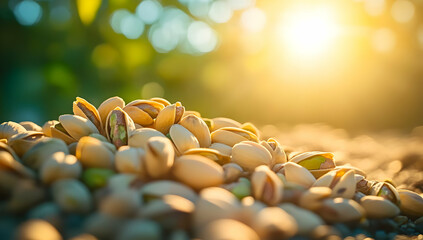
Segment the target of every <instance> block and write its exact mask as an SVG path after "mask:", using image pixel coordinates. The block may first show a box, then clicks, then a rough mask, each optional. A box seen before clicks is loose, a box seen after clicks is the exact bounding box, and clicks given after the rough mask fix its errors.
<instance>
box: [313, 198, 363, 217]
mask: <svg viewBox="0 0 423 240" xmlns="http://www.w3.org/2000/svg"><path fill="white" fill-rule="evenodd" d="M316 212H317V213H318V214H319V215H320V216H321V217H322V218H323V219H324V220H325V221H327V222H330V223H334V222H341V223H342V222H352V221H358V220H360V219H361V218H362V217H363V216H364V214H365V210H364V209H363V207H361V206H360V205H359V204H358V203H357V202H355V201H353V200H351V199H345V198H334V199H332V198H330V199H326V200H324V201H323V204H322V206H320V208H319V209H317V210H316Z"/></svg>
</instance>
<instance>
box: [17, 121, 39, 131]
mask: <svg viewBox="0 0 423 240" xmlns="http://www.w3.org/2000/svg"><path fill="white" fill-rule="evenodd" d="M19 124H20V125H21V126H22V127H24V128H25V129H26V130H27V131H34V132H43V129H42V128H41V127H40V126H38V124H36V123H34V122H31V121H23V122H20V123H19Z"/></svg>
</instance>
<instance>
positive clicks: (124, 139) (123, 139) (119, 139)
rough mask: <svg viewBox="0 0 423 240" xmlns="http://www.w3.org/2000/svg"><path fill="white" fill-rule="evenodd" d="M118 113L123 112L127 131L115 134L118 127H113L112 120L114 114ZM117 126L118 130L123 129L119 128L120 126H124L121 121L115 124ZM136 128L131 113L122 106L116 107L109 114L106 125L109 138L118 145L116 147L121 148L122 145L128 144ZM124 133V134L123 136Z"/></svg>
mask: <svg viewBox="0 0 423 240" xmlns="http://www.w3.org/2000/svg"><path fill="white" fill-rule="evenodd" d="M117 113H119V114H122V116H123V121H125V123H124V129H125V130H124V131H125V132H124V133H122V132H119V133H118V136H115V135H114V132H113V131H115V130H116V129H111V127H112V126H111V124H112V123H111V122H110V120H111V118H112V116H113V114H117ZM116 121H118V120H116ZM116 126H118V130H121V129H120V128H119V126H122V125H121V124H120V123H119V125H115V127H116ZM134 130H135V125H134V122H133V121H132V119H131V117H129V115H128V114H127V113H126V112H125V111H123V110H122V109H121V108H120V107H116V108H115V109H113V110H112V111H110V112H109V115H107V119H106V125H105V131H106V136H107V139H109V140H110V141H111V142H112V143H113V144H114V145H115V146H116V149H119V148H120V147H121V146H124V145H128V141H129V137H130V136H131V134H132V132H133V131H134ZM122 134H123V135H124V136H122Z"/></svg>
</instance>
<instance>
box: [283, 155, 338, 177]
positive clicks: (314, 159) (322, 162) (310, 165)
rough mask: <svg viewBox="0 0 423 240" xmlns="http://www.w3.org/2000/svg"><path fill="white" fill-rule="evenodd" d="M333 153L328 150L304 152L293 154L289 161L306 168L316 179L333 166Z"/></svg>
mask: <svg viewBox="0 0 423 240" xmlns="http://www.w3.org/2000/svg"><path fill="white" fill-rule="evenodd" d="M333 157H334V155H333V153H330V152H318V151H313V152H304V153H300V154H297V155H295V156H294V157H292V158H291V159H289V161H290V162H295V163H297V164H299V165H301V166H303V167H305V168H307V169H308V170H310V172H311V173H312V174H313V176H314V177H315V178H316V179H317V178H319V177H321V176H322V175H324V174H325V173H327V172H329V171H330V170H332V169H334V168H335V166H336V165H335V161H334V159H333Z"/></svg>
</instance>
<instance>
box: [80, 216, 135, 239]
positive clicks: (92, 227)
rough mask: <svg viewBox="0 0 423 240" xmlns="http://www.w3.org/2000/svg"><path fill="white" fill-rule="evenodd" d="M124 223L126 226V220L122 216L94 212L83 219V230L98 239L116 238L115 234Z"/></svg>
mask: <svg viewBox="0 0 423 240" xmlns="http://www.w3.org/2000/svg"><path fill="white" fill-rule="evenodd" d="M125 225H126V226H127V221H124V220H123V219H122V218H116V217H114V216H110V215H106V214H101V213H97V212H96V213H94V214H90V215H88V217H87V219H86V220H85V221H84V230H85V231H86V232H88V233H90V234H92V235H94V236H96V237H97V238H98V239H116V235H117V234H118V233H119V231H121V229H122V228H123V227H124V226H125ZM90 240H91V239H90ZM95 240H97V239H95Z"/></svg>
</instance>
